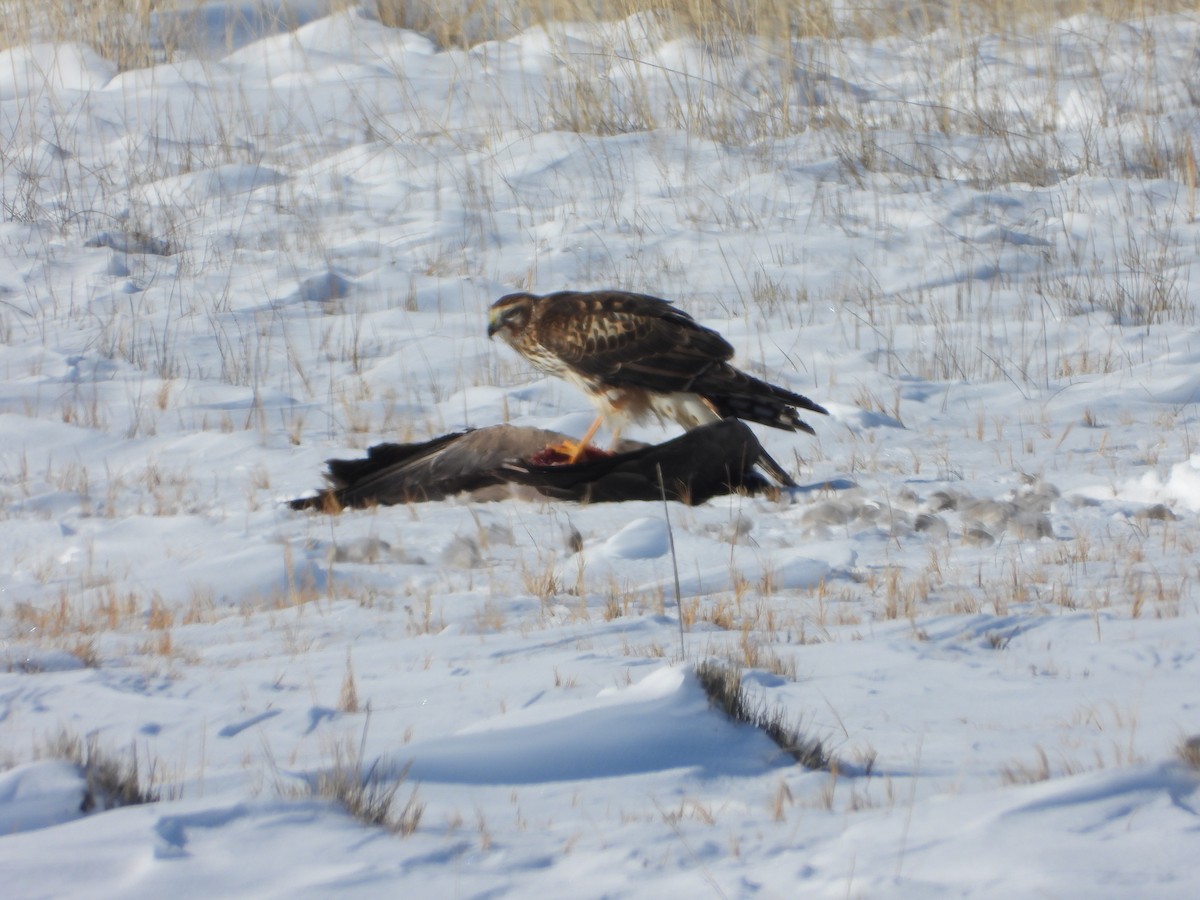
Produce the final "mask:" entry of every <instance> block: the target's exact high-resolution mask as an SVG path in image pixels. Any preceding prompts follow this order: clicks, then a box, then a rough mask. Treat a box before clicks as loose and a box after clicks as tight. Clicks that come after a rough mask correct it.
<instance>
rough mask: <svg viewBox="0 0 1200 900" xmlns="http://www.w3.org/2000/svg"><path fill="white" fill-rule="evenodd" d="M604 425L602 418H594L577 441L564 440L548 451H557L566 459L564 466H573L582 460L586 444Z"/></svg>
mask: <svg viewBox="0 0 1200 900" xmlns="http://www.w3.org/2000/svg"><path fill="white" fill-rule="evenodd" d="M603 423H604V416H596V421H594V422H592V424H591V427H590V428H588V430H587V431H586V432H585V433H584V435H583V437H581V438H580V439H579V440H578V441H572V440H564V441H559V442H558V443H557V444H554V445H553V446H551V447H550V448H549V449H551V450H557V451H558V452H559V453H562V454H563V455H564V456H566V457H567V462H566V465H568V466H573V465H575V463H577V462H579V460H580V459H582V458H583V454H584V453H586V452H587V448H588V444H590V443H591V441H592V438H594V437H595V436H596V432H597V431H599V430H600V426H601V425H602V424H603Z"/></svg>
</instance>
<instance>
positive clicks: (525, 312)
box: [488, 293, 538, 341]
mask: <svg viewBox="0 0 1200 900" xmlns="http://www.w3.org/2000/svg"><path fill="white" fill-rule="evenodd" d="M537 300H538V297H537V295H535V294H525V293H520V294H507V295H505V296H503V297H501V298H500V299H499V300H497V301H496V302H495V303H493V304H492V309H491V312H490V313H489V314H488V337H492V336H493V335H495V334H496V333H498V332H502V334H501V335H500V336H501V337H503V338H505V339H506V340H509V341H511V340H512V339H513V338H514V337H516V336H517V335H519V334H520V333H521V332H522V331H524V330H525V326H526V325H528V324H529V319H530V318H531V317H532V316H533V304H534V303H536V302H537Z"/></svg>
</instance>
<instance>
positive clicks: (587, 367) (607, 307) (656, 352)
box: [488, 291, 828, 462]
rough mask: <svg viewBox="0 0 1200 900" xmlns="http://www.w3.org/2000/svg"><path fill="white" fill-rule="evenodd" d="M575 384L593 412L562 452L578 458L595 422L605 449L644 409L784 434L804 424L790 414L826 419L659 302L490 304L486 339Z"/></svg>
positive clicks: (520, 299)
mask: <svg viewBox="0 0 1200 900" xmlns="http://www.w3.org/2000/svg"><path fill="white" fill-rule="evenodd" d="M495 335H500V337H501V338H503V339H504V340H505V341H506V342H507V343H508V345H509V346H510V347H512V348H513V349H514V350H516V351H517V352H518V353H520V354H521V355H522V356H524V357H525V358H526V359H528V360H529V361H530V362H532V363H533V364H534V365H535V366H537V367H538V368H539V369H541V370H542V371H543V372H546V373H547V374H550V375H556V376H558V377H559V378H564V379H566V380H567V381H569V382H571V383H572V384H574V385H575V386H576V387H578V388H580V389H581V390H582V391H583V392H584V393H585V394H587V395H588V397H589V398H590V399H591V401H592V403H593V405H595V406H596V407H597V409H598V410H599V412H600V415H599V416H598V417H597V418H596V421H595V422H593V423H592V426H591V428H589V429H588V431H587V433H586V434H585V435H584V436H583V438H582V439H581V440H580V441H579V443H578V444H576V445H573V446H572V447H571V460H570V461H571V462H576V461H578V458H579V456H580V455H582V453H583V450H584V448H585V447H586V446H587V444H588V442H589V441H590V440H591V439H592V438H593V437H594V436H595V434H596V431H597V430H598V429H599V428H600V425H601V423H603V422H607V424H608V426H609V430H610V431H611V432H612V433H613V435H614V437H613V440H614V443H615V442H616V438H617V435H619V433H620V430H621V427H622V425H624V424H625V423H628V422H637V421H641V420H643V419H645V418H646V417H647V416H649V415H650V414H651V413H653V414H654V415H656V416H658V418H659V420H660V421H672V422H678V423H679V424H680V425H682V426H683V428H684V429H686V430H691V429H693V428H696V427H697V426H700V425H706V424H708V423H710V422H716V421H718V420H719V419H727V418H737V419H744V420H746V421H748V422H758V423H760V424H763V425H770V426H772V427H774V428H782V429H784V430H786V431H797V430H799V431H807V432H808V433H809V434H814V433H815V432H813V430H812V427H811V426H809V424H808V423H807V422H804V421H803V420H802V419H801V418H800V417H799V416H798V415H797V413H796V410H797V409H805V410H808V411H810V412H815V413H821V414H822V415H827V414H828V413H827V411H826V410H825V409H824V408H823V407H821V406H819V405H818V404H816V403H814V402H813V401H812V400H809V399H808V398H807V397H805V396H802V395H801V394H795V393H792V392H791V391H789V390H786V389H784V388H781V387H778V386H777V385H774V384H769V383H768V382H766V381H762V380H760V379H758V378H755V377H754V376H752V375H747V374H746V373H745V372H742V371H740V370H739V369H735V368H734V367H733V366H731V365H730V364H729V360H730V359H731V358H732V357H733V347H732V346H730V344H729V342H728V341H726V340H725V339H724V338H723V337H721V335H719V334H717V332H715V331H713V330H712V329H711V328H705V327H704V326H703V325H700V324H698V323H697V322H696V320H695V319H693V318H692V317H691V316H689V315H688V314H687V313H685V312H683V310H681V309H678V308H676V307H675V306H673V305H672V304H671V303H669V302H668V301H666V300H662V299H659V298H658V297H651V296H648V295H646V294H634V293H629V292H626V291H590V292H587V291H560V292H558V293H554V294H545V295H541V296H539V295H537V294H529V293H517V294H508V295H507V296H505V297H501V298H500V299H499V300H497V301H496V302H495V303H493V304H492V308H491V314H490V316H489V318H488V337H489V338H490V337H494V336H495Z"/></svg>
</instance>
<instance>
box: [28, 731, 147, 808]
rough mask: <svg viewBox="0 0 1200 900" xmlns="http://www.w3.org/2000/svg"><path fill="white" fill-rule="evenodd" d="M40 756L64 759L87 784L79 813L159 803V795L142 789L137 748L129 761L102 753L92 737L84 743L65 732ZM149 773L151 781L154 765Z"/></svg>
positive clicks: (94, 736)
mask: <svg viewBox="0 0 1200 900" xmlns="http://www.w3.org/2000/svg"><path fill="white" fill-rule="evenodd" d="M43 755H45V756H48V757H52V758H55V759H65V760H67V761H68V762H71V763H74V764H75V765H77V766H78V767H79V769H80V771H81V772H82V773H83V777H84V781H85V784H86V787H85V789H84V794H83V802H82V803H81V804H80V806H79V809H80V811H81V812H85V813H86V812H103V811H104V810H106V809H116V808H117V807H119V806H138V805H139V804H142V803H157V802H158V800H159V792H158V791H156V790H154V789H153V788H150V787H142V783H141V779H140V778H139V776H138V760H137V745H136V744H131V745H130V751H129V756H128V757H123V756H117V755H114V754H113V753H112V752H111V751H108V750H105V749H103V748H102V747H101V746H100V742H99V738H98V736H97V735H95V734H89V735H88V737H87V741H86V743H85V742H84V741H83V740H81V739H80V737H79V735H77V734H71V733H69V732H66V731H64V732H62V733H61V734H59V735H58V736H57V737H55V738H52V739H51V740H50V741H48V742H47V743H46V745H45V748H44V751H43ZM150 771H151V778H150V780H151V781H153V771H154V766H153V765H152V766H151V767H150Z"/></svg>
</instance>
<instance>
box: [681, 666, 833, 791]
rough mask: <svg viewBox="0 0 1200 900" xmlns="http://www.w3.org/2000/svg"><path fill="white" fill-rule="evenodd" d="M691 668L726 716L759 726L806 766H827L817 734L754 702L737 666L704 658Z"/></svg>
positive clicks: (780, 711) (828, 760) (777, 710)
mask: <svg viewBox="0 0 1200 900" xmlns="http://www.w3.org/2000/svg"><path fill="white" fill-rule="evenodd" d="M695 671H696V677H697V678H698V679H699V680H700V686H701V687H702V688H704V693H705V694H707V695H708V700H709V702H710V703H711V704H712V705H713V706H716V707H717V708H718V709H720V710H721V711H722V712H723V713H725V715H727V716H729V718H731V719H733V720H734V721H735V722H745V723H747V724H748V725H753V726H754V727H755V728H758V729H760V730H761V731H763V732H764V733H765V734H766V735H767V737H769V738H770V739H771V740H772V741H774V742H775V743H776V744H777V745H778V746H779V748H780V749H781V750H784V751H785V752H787V753H790V754H791V756H792V758H793V759H795V760H796V762H798V763H800V765H802V766H804V767H805V768H806V769H828V768H829V767H830V763H831V762H832V760H831V758H830V756H829V754H828V753H826V752H825V747H824V745H823V744H822V742H821V740H820V739H819V738H813V737H809V736H808V735H805V734H804V733H803V732H802V731H801V729H800V726H799V725H797V724H795V723H793V722H791V721H789V720H788V717H787V713H786V711H785V710H784V709H783V708H782V707H779V706H776V707H774V708H768V707H767V706H766V704H765V703H762V702H755V701H754V700H752V699H751V698H750V697H749V696H748V695H747V693H746V690H745V688H744V687H743V686H742V670H741V669H740V668H738V667H736V666H730V665H727V664H725V663H721V662H718V661H716V660H705V661H704V662H702V663H700V664H698V665H697V666H696V669H695Z"/></svg>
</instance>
